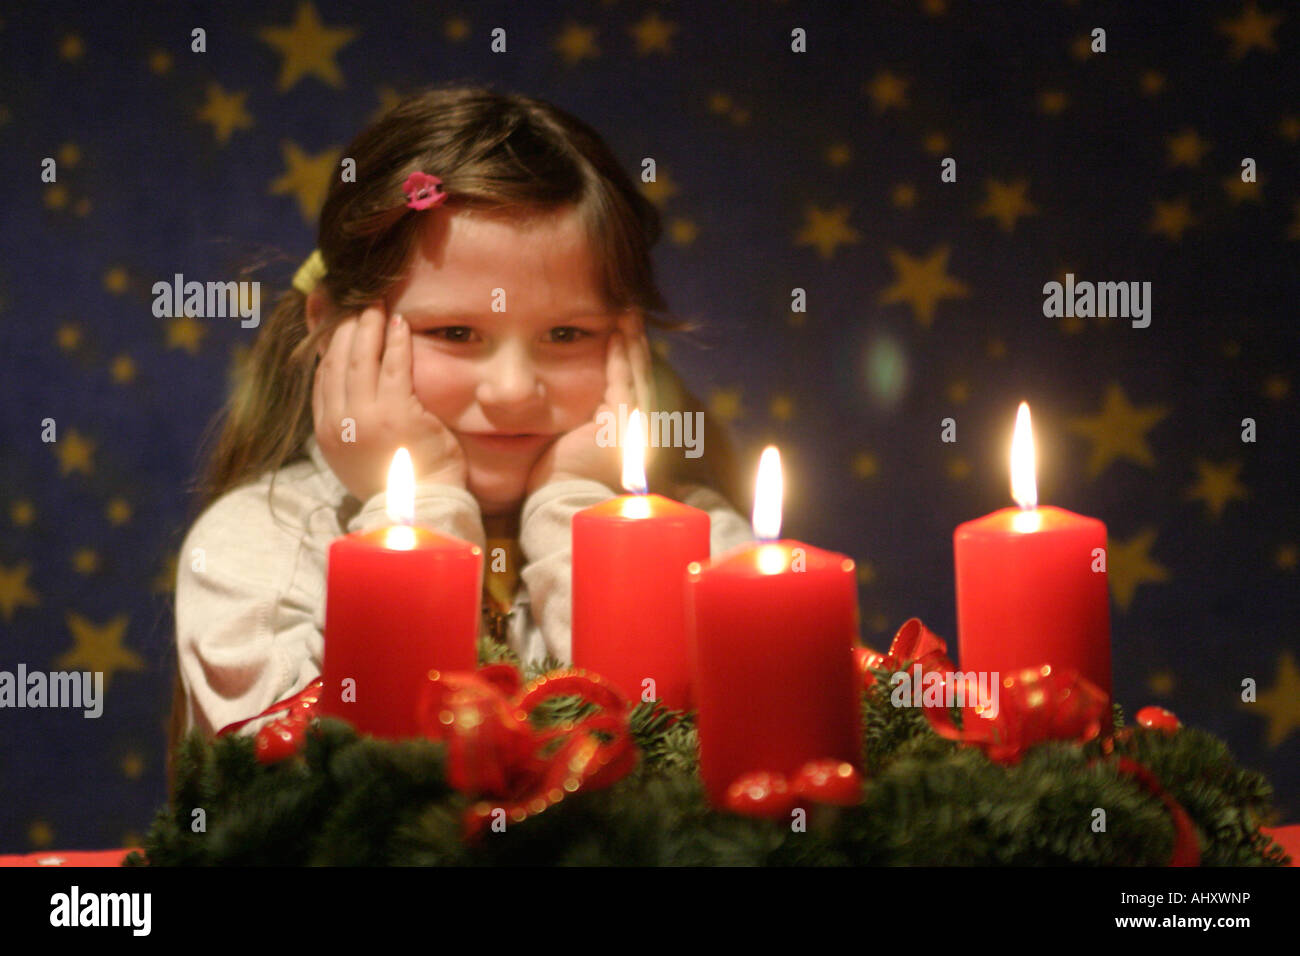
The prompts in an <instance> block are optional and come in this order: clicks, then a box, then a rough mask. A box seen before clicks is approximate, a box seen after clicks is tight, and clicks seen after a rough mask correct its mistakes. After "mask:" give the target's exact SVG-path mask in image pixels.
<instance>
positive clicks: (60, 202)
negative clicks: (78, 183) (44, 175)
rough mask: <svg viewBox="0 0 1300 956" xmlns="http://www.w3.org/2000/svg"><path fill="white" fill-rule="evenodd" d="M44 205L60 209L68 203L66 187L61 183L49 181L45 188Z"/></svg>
mask: <svg viewBox="0 0 1300 956" xmlns="http://www.w3.org/2000/svg"><path fill="white" fill-rule="evenodd" d="M44 199H45V205H46V206H48V207H49V208H51V209H62V208H63V207H64V206H66V205H67V204H68V188H67V187H66V186H64V185H63V183H50V185H49V186H47V187H46V189H45V196H44Z"/></svg>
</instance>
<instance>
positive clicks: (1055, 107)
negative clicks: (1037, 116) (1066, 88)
mask: <svg viewBox="0 0 1300 956" xmlns="http://www.w3.org/2000/svg"><path fill="white" fill-rule="evenodd" d="M1069 105H1070V98H1069V97H1068V96H1066V95H1065V94H1064V93H1063V92H1061V91H1060V90H1043V91H1042V92H1041V93H1039V94H1038V110H1039V112H1041V113H1043V114H1044V115H1047V116H1059V115H1060V114H1062V113H1064V112H1065V108H1066V107H1067V106H1069Z"/></svg>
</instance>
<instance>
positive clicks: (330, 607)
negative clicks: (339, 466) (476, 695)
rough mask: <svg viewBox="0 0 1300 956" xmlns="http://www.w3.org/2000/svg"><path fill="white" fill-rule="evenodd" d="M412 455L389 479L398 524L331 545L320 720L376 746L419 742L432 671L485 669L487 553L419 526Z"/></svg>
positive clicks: (402, 458) (398, 459)
mask: <svg viewBox="0 0 1300 956" xmlns="http://www.w3.org/2000/svg"><path fill="white" fill-rule="evenodd" d="M414 500H415V492H414V475H413V472H412V469H411V458H410V455H409V454H408V453H407V451H406V449H405V448H400V449H398V451H397V454H396V455H395V456H394V457H393V465H392V468H391V469H390V470H389V476H388V515H389V517H390V518H392V519H393V520H394V524H393V525H392V526H390V527H387V528H380V529H378V530H376V531H367V532H357V533H354V534H349V535H347V536H345V537H342V538H339V539H338V540H337V541H335V542H334V543H333V544H331V545H330V551H329V565H328V566H329V572H328V581H329V583H328V591H327V594H326V604H325V661H324V667H323V673H322V675H321V676H322V678H323V681H324V687H323V691H324V692H323V694H322V696H321V701H320V709H321V712H322V713H324V714H327V715H329V716H332V717H340V718H342V719H344V720H347V721H350V722H351V723H352V725H353V726H355V727H356V728H357V730H359V731H361V732H362V733H365V734H371V735H373V736H376V737H386V738H390V739H393V738H399V737H414V736H418V735H419V729H418V728H417V726H416V719H415V711H416V704H417V699H418V695H419V692H420V688H421V686H422V684H423V682H424V680H425V675H426V674H427V673H428V671H429V670H430V669H431V668H436V669H438V670H473V669H474V667H475V666H476V665H477V663H478V648H477V641H478V625H479V614H480V605H479V594H480V591H481V588H482V576H483V550H482V549H481V548H479V547H478V546H476V545H473V544H470V543H469V542H467V541H461V540H460V539H458V538H452V537H449V536H447V535H443V534H439V533H437V532H436V531H431V530H430V529H428V528H420V527H415V526H413V525H412V520H413V518H414V511H415V508H414Z"/></svg>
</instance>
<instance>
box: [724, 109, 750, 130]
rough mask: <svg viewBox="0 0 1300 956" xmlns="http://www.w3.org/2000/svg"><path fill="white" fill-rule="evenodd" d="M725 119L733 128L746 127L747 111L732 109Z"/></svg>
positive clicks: (747, 123) (747, 121)
mask: <svg viewBox="0 0 1300 956" xmlns="http://www.w3.org/2000/svg"><path fill="white" fill-rule="evenodd" d="M727 118H728V119H730V120H731V124H732V125H733V126H748V125H749V110H746V109H734V110H732V111H731V114H730V115H729V116H728V117H727Z"/></svg>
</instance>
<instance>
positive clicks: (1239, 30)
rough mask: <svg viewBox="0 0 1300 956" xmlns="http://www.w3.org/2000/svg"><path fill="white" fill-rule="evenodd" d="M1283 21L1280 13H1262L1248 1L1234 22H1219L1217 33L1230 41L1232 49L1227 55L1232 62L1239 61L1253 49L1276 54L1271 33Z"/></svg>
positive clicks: (1253, 1) (1252, 2) (1275, 46)
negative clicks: (1275, 14) (1256, 48)
mask: <svg viewBox="0 0 1300 956" xmlns="http://www.w3.org/2000/svg"><path fill="white" fill-rule="evenodd" d="M1283 19H1284V17H1283V16H1282V14H1280V13H1279V14H1278V15H1277V16H1272V15H1270V14H1266V13H1262V12H1261V11H1260V9H1259V7H1258V6H1257V5H1256V3H1255V0H1250V2H1249V3H1247V4H1246V6H1245V7H1243V8H1242V11H1241V16H1240V17H1238V18H1237V19H1236V20H1220V21H1219V32H1220V33H1222V34H1223V35H1224V36H1227V37H1230V38H1231V39H1232V49H1230V50H1229V51H1228V55H1229V56H1230V57H1232V59H1234V60H1240V59H1241V58H1242V57H1243V56H1245V55H1246V54H1247V53H1249V52H1250V51H1251V50H1253V49H1254V48H1255V47H1259V48H1260V49H1261V50H1265V51H1267V52H1269V53H1276V52H1277V43H1275V42H1274V40H1273V31H1274V30H1276V29H1277V25H1278V24H1279V23H1281V22H1282V20H1283Z"/></svg>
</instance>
